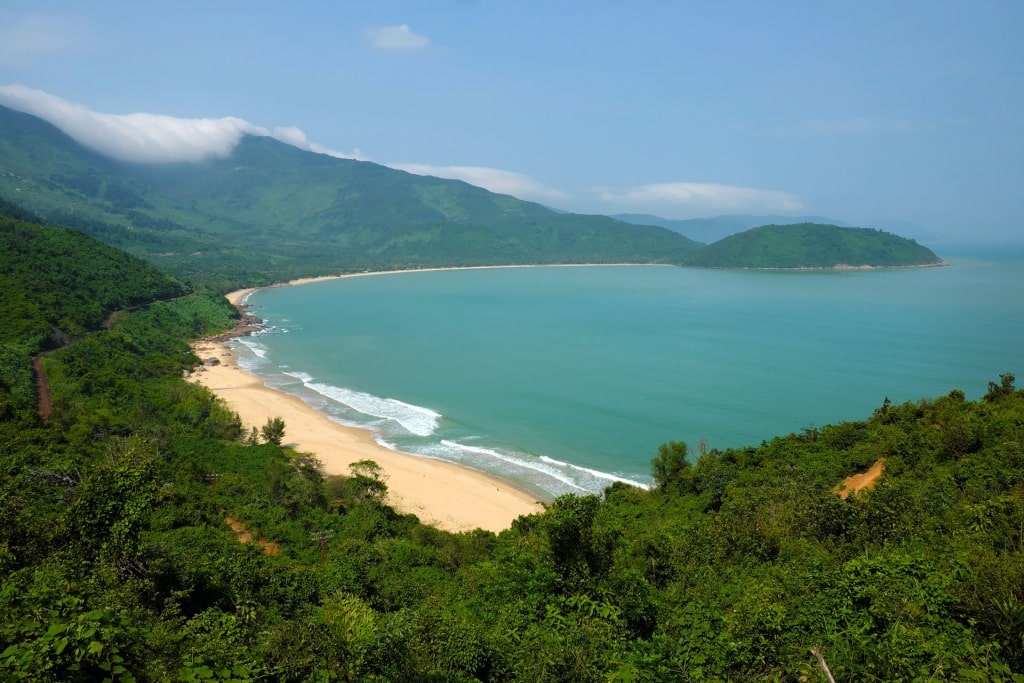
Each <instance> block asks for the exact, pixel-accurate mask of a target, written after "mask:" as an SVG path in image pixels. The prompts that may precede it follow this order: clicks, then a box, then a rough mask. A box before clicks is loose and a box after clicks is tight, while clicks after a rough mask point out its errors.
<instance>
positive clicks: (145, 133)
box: [0, 85, 361, 164]
mask: <svg viewBox="0 0 1024 683" xmlns="http://www.w3.org/2000/svg"><path fill="white" fill-rule="evenodd" d="M0 104H2V105H4V106H6V107H10V108H11V109H15V110H17V111H22V112H25V113H26V114H32V115H33V116H38V117H39V118H41V119H44V120H45V121H49V122H50V123H52V124H53V125H54V126H56V127H57V128H60V129H61V130H62V131H64V133H66V134H67V135H69V136H70V137H72V138H73V139H74V140H76V141H77V142H78V143H80V144H82V145H84V146H86V147H88V148H90V149H92V150H95V151H97V152H99V153H100V154H104V155H106V156H109V157H111V158H114V159H117V160H119V161H128V162H135V163H153V164H158V163H171V162H182V161H202V160H203V159H209V158H214V157H219V158H223V157H226V156H228V155H230V154H231V151H232V150H233V149H234V148H235V145H237V144H238V141H239V139H241V137H242V136H243V135H245V134H249V135H263V136H269V137H273V138H276V139H278V140H281V141H282V142H286V143H288V144H290V145H294V146H296V147H299V148H301V149H306V150H309V151H312V152H317V153H320V154H329V155H330V156H336V157H341V158H359V157H360V156H361V155H360V153H359V151H358V150H356V151H355V152H353V153H351V154H347V153H344V152H338V151H336V150H332V149H328V148H326V147H323V146H321V145H317V144H315V143H312V142H310V141H309V139H308V138H307V137H306V134H305V133H303V132H302V130H300V129H298V128H294V127H282V128H273V129H268V128H264V127H262V126H257V125H255V124H252V123H249V122H248V121H246V120H245V119H240V118H236V117H233V116H229V117H223V118H216V119H206V118H202V119H186V118H178V117H174V116H164V115H162V114H147V113H135V114H103V113H99V112H95V111H92V110H91V109H89V108H88V107H85V106H83V105H81V104H76V103H74V102H68V101H67V100H64V99H61V98H60V97H57V96H56V95H51V94H49V93H46V92H43V91H42V90H35V89H32V88H26V87H25V86H22V85H8V86H0Z"/></svg>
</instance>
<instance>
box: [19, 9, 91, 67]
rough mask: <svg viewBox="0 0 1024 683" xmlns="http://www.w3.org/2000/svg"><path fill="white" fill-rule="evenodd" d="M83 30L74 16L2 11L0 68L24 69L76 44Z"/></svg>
mask: <svg viewBox="0 0 1024 683" xmlns="http://www.w3.org/2000/svg"><path fill="white" fill-rule="evenodd" d="M81 33H82V28H81V22H80V21H79V20H78V19H77V18H75V17H72V16H65V15H54V14H32V13H21V12H2V11H0V67H4V68H22V67H26V66H30V65H31V64H33V63H34V62H36V61H37V60H39V59H40V58H42V57H44V56H46V55H48V54H52V53H54V52H60V51H61V50H65V49H67V48H69V47H72V46H74V45H75V44H76V43H77V42H78V41H79V38H80V35H81Z"/></svg>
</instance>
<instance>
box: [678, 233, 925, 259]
mask: <svg viewBox="0 0 1024 683" xmlns="http://www.w3.org/2000/svg"><path fill="white" fill-rule="evenodd" d="M683 263H684V265H688V266H702V267H706V268H835V267H859V266H874V267H891V266H921V265H935V264H938V263H941V259H940V258H939V257H938V256H936V255H935V253H934V252H933V251H931V250H930V249H928V248H927V247H923V246H921V245H919V244H918V243H917V242H915V241H913V240H909V239H906V238H904V237H898V236H897V235H892V234H889V233H887V232H883V231H881V230H874V229H871V228H840V227H838V226H835V225H821V224H818V223H799V224H796V225H763V226H761V227H758V228H753V229H751V230H747V231H745V232H742V233H739V234H736V235H730V236H729V237H726V238H724V239H722V240H719V241H718V242H715V243H714V244H709V245H707V246H706V247H702V248H701V249H699V250H697V251H695V252H693V253H692V254H690V255H688V256H686V257H685V258H684V260H683Z"/></svg>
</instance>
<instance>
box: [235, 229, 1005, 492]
mask: <svg viewBox="0 0 1024 683" xmlns="http://www.w3.org/2000/svg"><path fill="white" fill-rule="evenodd" d="M944 257H945V258H946V259H947V261H949V262H950V264H951V266H950V267H945V268H916V269H898V270H876V271H802V272H790V271H732V270H698V269H682V268H674V267H645V266H593V267H540V268H508V269H493V270H453V271H439V272H415V273H402V274H393V275H386V276H375V277H356V278H346V279H339V280H330V281H323V282H317V283H312V284H307V285H303V286H298V287H280V288H270V289H265V290H260V291H258V292H255V293H254V294H252V295H251V297H250V298H249V301H248V303H249V304H250V306H251V308H252V310H253V312H254V313H256V314H257V315H259V316H261V317H263V318H264V319H265V320H266V321H267V323H268V325H269V326H270V328H269V329H268V331H267V332H265V333H262V334H259V335H257V336H254V337H249V338H246V339H242V340H240V341H238V342H236V343H237V345H238V349H239V354H240V357H239V362H240V364H241V365H242V366H243V367H245V368H247V369H249V370H250V371H252V372H255V373H256V374H258V375H260V376H262V377H264V378H265V380H266V381H267V383H268V384H269V385H270V386H273V387H276V388H279V389H282V390H285V391H288V392H292V393H295V394H297V395H299V396H300V397H301V398H303V399H304V400H305V401H306V402H307V403H309V404H310V405H311V406H313V407H315V408H316V409H318V410H321V411H323V412H325V413H327V414H328V415H329V416H331V417H332V418H333V419H336V420H338V421H341V422H344V423H345V424H350V425H356V426H361V427H365V428H367V429H370V430H371V431H372V432H373V433H374V435H375V437H376V438H377V440H378V441H380V442H381V443H383V444H385V445H387V446H389V447H392V448H396V449H398V450H401V451H405V452H408V453H414V454H418V455H423V456H428V457H434V458H441V459H445V460H451V461H454V462H458V463H462V464H465V465H468V466H471V467H475V468H477V469H480V470H484V471H487V472H491V473H494V474H497V475H499V476H502V477H505V478H507V479H509V480H511V481H513V482H514V483H516V484H517V485H519V486H521V487H523V488H526V489H527V490H531V491H533V492H534V493H536V494H537V495H538V496H542V497H545V498H551V497H553V496H554V495H557V494H560V493H565V492H576V493H581V492H599V491H601V490H602V489H603V488H604V487H605V486H607V485H608V484H609V483H611V481H613V480H614V479H625V480H628V481H633V482H638V483H642V484H647V483H649V482H650V461H651V458H652V457H653V456H654V455H655V454H656V452H657V448H658V445H659V444H661V443H664V442H666V441H672V440H683V441H686V442H687V443H689V444H690V446H691V450H693V449H694V448H695V447H696V446H697V444H698V442H699V441H700V440H701V439H706V441H707V446H708V447H709V448H719V449H724V448H730V447H742V446H746V445H757V444H759V443H761V441H762V440H770V439H771V438H773V437H774V436H778V435H783V434H788V433H791V432H799V431H801V430H802V429H805V428H809V427H813V426H823V425H825V424H829V423H835V422H840V421H844V420H860V419H864V418H867V417H868V416H869V415H870V414H871V412H872V411H873V410H874V409H875V408H877V407H878V406H879V405H881V403H882V402H883V400H884V399H885V398H886V397H888V398H889V399H890V400H891V401H893V402H896V403H899V402H903V401H916V400H918V399H920V398H926V397H927V398H930V397H936V396H940V395H942V394H946V393H948V392H949V391H951V390H953V389H962V390H963V391H964V392H966V394H967V395H968V397H969V398H979V397H980V396H981V395H982V394H983V393H984V392H985V390H986V388H987V383H988V382H989V381H990V380H997V378H998V376H999V374H1000V373H1005V372H1014V373H1017V374H1024V343H1022V342H1024V296H1022V292H1024V267H1022V266H1024V251H1021V250H1019V249H1017V250H1003V251H1000V252H994V251H991V250H990V251H988V252H984V251H973V252H961V253H958V254H953V255H948V254H944ZM286 440H287V438H286Z"/></svg>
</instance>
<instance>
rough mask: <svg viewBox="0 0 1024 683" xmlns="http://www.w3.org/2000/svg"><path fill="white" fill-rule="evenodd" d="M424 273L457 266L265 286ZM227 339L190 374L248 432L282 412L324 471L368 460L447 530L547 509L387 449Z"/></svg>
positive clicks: (397, 502) (393, 493)
mask: <svg viewBox="0 0 1024 683" xmlns="http://www.w3.org/2000/svg"><path fill="white" fill-rule="evenodd" d="M595 265H598V264H595ZM600 265H606V264H600ZM615 265H635V264H615ZM491 267H492V266H482V267H478V268H474V269H480V268H491ZM493 267H500V268H524V267H533V266H493ZM428 270H430V271H438V270H461V269H456V268H431V269H415V270H404V271H381V272H367V273H350V274H343V275H328V276H322V277H315V278H301V279H298V280H293V281H291V282H287V283H282V284H278V285H270V286H271V287H282V286H291V285H302V284H308V283H310V282H321V281H325V280H335V279H341V278H347V277H361V276H367V275H385V274H398V273H414V272H425V271H428ZM258 289H264V288H262V287H251V288H246V289H239V290H236V291H234V292H230V293H229V294H227V295H226V298H227V300H228V301H229V302H231V303H232V304H233V305H235V306H236V307H244V305H245V301H246V299H247V298H248V296H249V295H250V294H252V293H253V292H255V291H257V290H258ZM228 342H229V339H227V338H224V337H219V338H217V339H215V340H214V339H204V340H199V341H196V342H194V343H193V344H192V349H193V352H194V353H195V354H196V356H198V357H199V358H200V359H201V360H205V361H207V362H212V361H210V360H209V359H216V361H217V362H216V363H215V364H210V365H207V364H205V363H204V365H203V366H200V369H197V371H196V372H194V373H192V375H191V376H190V378H189V379H190V380H191V381H193V382H195V383H197V384H200V385H202V386H204V387H206V388H207V389H209V390H210V391H211V392H213V394H215V395H216V396H218V397H219V398H221V399H223V400H224V401H225V403H227V405H228V406H229V407H230V408H231V409H232V410H234V411H235V412H237V413H238V415H239V416H240V417H241V419H242V422H243V425H244V428H245V429H246V430H248V429H250V428H251V427H253V426H256V427H259V426H261V425H262V424H264V423H265V422H266V421H267V419H269V418H271V417H281V418H282V419H283V420H284V422H285V438H284V442H285V445H286V446H288V447H291V448H294V449H296V450H298V451H301V452H307V453H312V454H314V455H315V456H316V457H317V459H318V460H319V461H320V464H321V470H322V471H323V472H324V474H327V475H332V474H342V475H348V474H349V469H348V467H349V465H351V464H352V463H354V462H358V461H360V460H373V461H375V462H376V463H377V464H378V465H379V466H380V467H381V469H382V471H383V472H384V475H385V478H386V481H387V485H388V504H389V505H391V506H392V507H394V508H395V509H396V510H398V511H400V512H403V513H412V514H415V515H416V516H417V517H419V518H420V519H421V520H422V521H423V522H424V523H426V524H431V525H433V526H436V527H438V528H441V529H445V530H447V531H454V532H461V531H471V530H473V529H476V528H481V529H486V530H488V531H494V532H499V531H502V530H504V529H507V528H509V526H511V524H512V522H513V521H514V520H515V519H516V518H518V517H520V516H522V515H528V514H533V513H537V512H541V511H542V510H543V509H544V506H543V503H542V502H541V501H539V500H537V496H535V495H533V494H531V493H528V492H525V491H522V490H520V489H517V488H516V487H515V486H514V485H513V484H511V483H509V482H507V481H505V480H503V479H500V478H498V477H495V476H492V475H490V474H486V473H484V472H481V471H479V470H475V469H472V468H470V467H465V466H463V465H458V464H455V463H450V462H445V461H441V460H432V459H429V458H423V457H419V456H415V455H410V454H408V453H403V452H400V451H395V450H391V449H389V448H386V447H384V446H382V445H380V444H379V443H377V442H376V441H375V440H374V439H373V436H372V435H371V433H370V432H369V431H368V430H365V429H361V428H358V427H350V426H346V425H342V424H339V423H337V422H334V421H333V420H331V419H330V418H329V417H327V415H325V414H324V413H321V412H320V411H318V410H316V409H315V408H313V407H311V406H309V405H308V404H306V403H305V402H304V401H303V400H302V399H301V398H299V397H298V396H295V395H293V394H289V393H287V392H284V391H280V390H277V389H272V388H270V387H268V386H267V385H266V384H265V383H264V382H263V380H262V379H261V378H260V377H258V376H257V375H254V374H252V373H249V372H248V371H246V370H245V369H243V368H241V367H239V366H238V365H237V363H236V362H235V361H236V359H235V354H234V352H233V350H232V349H231V347H230V346H229V345H228Z"/></svg>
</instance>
